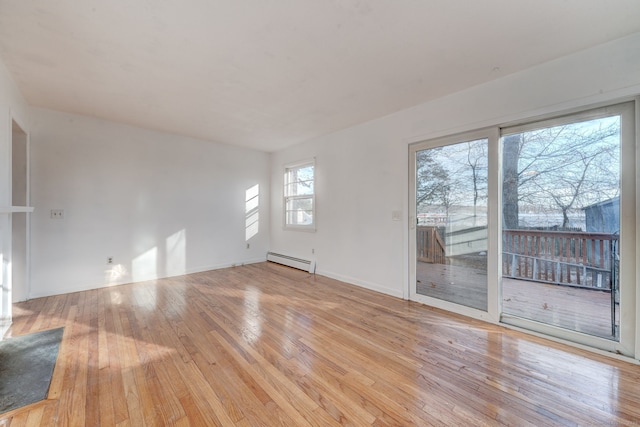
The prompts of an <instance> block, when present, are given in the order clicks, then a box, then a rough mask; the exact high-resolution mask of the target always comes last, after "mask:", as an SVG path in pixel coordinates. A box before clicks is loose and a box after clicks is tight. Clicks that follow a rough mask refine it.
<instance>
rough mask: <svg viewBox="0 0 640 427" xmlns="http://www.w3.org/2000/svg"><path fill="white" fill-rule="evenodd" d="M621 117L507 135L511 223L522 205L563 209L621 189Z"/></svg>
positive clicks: (565, 212)
mask: <svg viewBox="0 0 640 427" xmlns="http://www.w3.org/2000/svg"><path fill="white" fill-rule="evenodd" d="M618 135H619V122H618V121H616V120H612V119H599V121H590V122H586V123H577V124H569V125H564V126H556V127H551V128H543V129H538V130H533V131H527V132H523V133H520V134H516V135H510V136H506V137H505V138H504V143H503V215H504V226H505V228H517V227H518V214H519V207H522V206H528V207H529V208H532V209H536V210H537V211H547V212H558V213H560V214H562V227H565V228H566V227H569V225H570V218H569V214H570V212H571V211H573V210H576V209H579V208H582V207H584V206H587V205H589V204H592V203H596V202H599V201H602V200H606V199H609V198H612V197H615V196H617V195H618V193H619V175H620V174H619V143H618V141H619V138H618Z"/></svg>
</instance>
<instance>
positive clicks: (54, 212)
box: [51, 209, 64, 219]
mask: <svg viewBox="0 0 640 427" xmlns="http://www.w3.org/2000/svg"><path fill="white" fill-rule="evenodd" d="M51 219H64V209H51Z"/></svg>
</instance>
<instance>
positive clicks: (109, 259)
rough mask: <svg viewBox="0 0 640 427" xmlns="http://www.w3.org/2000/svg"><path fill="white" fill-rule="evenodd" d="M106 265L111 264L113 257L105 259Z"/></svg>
mask: <svg viewBox="0 0 640 427" xmlns="http://www.w3.org/2000/svg"><path fill="white" fill-rule="evenodd" d="M107 264H113V257H112V256H109V257H107Z"/></svg>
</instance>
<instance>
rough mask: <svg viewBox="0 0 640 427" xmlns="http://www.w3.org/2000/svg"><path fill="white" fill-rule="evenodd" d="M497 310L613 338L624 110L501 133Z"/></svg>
mask: <svg viewBox="0 0 640 427" xmlns="http://www.w3.org/2000/svg"><path fill="white" fill-rule="evenodd" d="M502 152H503V159H502V164H503V187H502V200H503V206H502V209H503V223H502V224H503V225H502V227H503V242H502V248H503V253H502V275H503V287H502V289H503V291H502V292H503V293H502V296H503V311H504V313H507V314H511V315H514V316H518V317H523V318H527V319H531V320H535V321H538V322H543V323H547V324H550V325H554V326H558V327H562V328H566V329H571V330H574V331H579V332H583V333H586V334H590V335H596V336H600V337H605V338H610V339H615V338H616V335H617V333H616V324H617V315H616V311H617V302H616V298H617V297H616V289H617V270H618V265H617V264H618V262H617V260H618V253H617V248H618V237H619V230H620V198H619V196H620V117H619V116H614V117H606V118H600V119H595V120H585V121H582V122H578V123H569V124H564V125H561V126H553V127H543V128H539V129H534V130H530V131H526V132H521V133H517V134H513V135H507V136H504V137H503V150H502Z"/></svg>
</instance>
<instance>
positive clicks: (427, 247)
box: [416, 226, 447, 264]
mask: <svg viewBox="0 0 640 427" xmlns="http://www.w3.org/2000/svg"><path fill="white" fill-rule="evenodd" d="M444 248H445V245H444V242H443V241H442V238H441V237H440V234H438V228H437V227H431V226H418V227H417V233H416V249H417V258H418V261H422V262H429V263H432V264H446V263H447V260H446V253H445V249H444Z"/></svg>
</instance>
